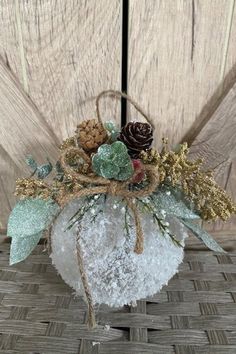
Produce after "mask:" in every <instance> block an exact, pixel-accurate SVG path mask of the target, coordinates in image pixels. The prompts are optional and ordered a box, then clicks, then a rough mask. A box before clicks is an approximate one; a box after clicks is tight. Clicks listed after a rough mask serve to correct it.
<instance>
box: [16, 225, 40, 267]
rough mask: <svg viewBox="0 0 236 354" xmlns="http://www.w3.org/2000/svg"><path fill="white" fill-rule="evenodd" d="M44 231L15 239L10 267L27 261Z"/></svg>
mask: <svg viewBox="0 0 236 354" xmlns="http://www.w3.org/2000/svg"><path fill="white" fill-rule="evenodd" d="M42 234H43V231H41V232H39V233H37V234H34V235H30V237H29V236H25V237H13V238H12V242H11V250H10V265H12V264H15V263H18V262H21V261H23V260H24V259H26V258H27V257H28V256H29V255H30V253H31V252H32V251H33V249H34V248H35V247H36V246H37V244H38V242H39V240H40V238H41V237H42Z"/></svg>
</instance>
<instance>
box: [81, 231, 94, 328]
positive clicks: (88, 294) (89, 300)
mask: <svg viewBox="0 0 236 354" xmlns="http://www.w3.org/2000/svg"><path fill="white" fill-rule="evenodd" d="M76 251H77V260H78V266H79V271H80V275H81V280H82V283H83V287H84V292H85V296H86V299H87V303H88V327H89V328H90V329H92V328H95V327H96V326H97V323H96V317H95V310H94V306H93V300H92V295H91V291H90V287H89V284H88V278H87V274H86V271H85V269H84V262H83V257H82V250H81V247H80V244H79V230H78V232H77V238H76Z"/></svg>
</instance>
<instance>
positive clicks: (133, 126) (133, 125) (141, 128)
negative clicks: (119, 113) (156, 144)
mask: <svg viewBox="0 0 236 354" xmlns="http://www.w3.org/2000/svg"><path fill="white" fill-rule="evenodd" d="M118 140H119V141H122V142H123V143H124V144H125V145H126V146H127V148H128V152H129V155H130V156H131V157H132V158H137V157H138V156H139V154H140V152H141V151H143V150H144V151H146V150H148V149H149V148H150V146H151V145H152V141H153V128H152V126H151V125H150V124H148V123H141V122H130V123H128V124H126V125H125V126H124V127H123V128H122V129H121V132H120V135H119V137H118Z"/></svg>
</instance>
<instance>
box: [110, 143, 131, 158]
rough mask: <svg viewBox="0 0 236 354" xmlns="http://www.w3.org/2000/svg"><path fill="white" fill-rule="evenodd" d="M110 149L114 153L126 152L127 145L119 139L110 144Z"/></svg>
mask: <svg viewBox="0 0 236 354" xmlns="http://www.w3.org/2000/svg"><path fill="white" fill-rule="evenodd" d="M111 149H112V152H113V153H114V154H116V155H117V154H122V155H123V154H126V153H127V151H128V150H127V147H126V146H125V144H124V143H122V142H121V141H116V142H115V143H113V144H112V145H111Z"/></svg>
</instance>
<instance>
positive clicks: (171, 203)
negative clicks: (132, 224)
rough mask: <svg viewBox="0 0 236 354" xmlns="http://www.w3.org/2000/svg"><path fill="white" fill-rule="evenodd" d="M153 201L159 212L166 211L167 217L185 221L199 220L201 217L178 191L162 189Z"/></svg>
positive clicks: (156, 193) (154, 195)
mask: <svg viewBox="0 0 236 354" xmlns="http://www.w3.org/2000/svg"><path fill="white" fill-rule="evenodd" d="M152 199H153V202H154V203H155V205H156V207H157V208H158V209H159V210H161V209H163V210H165V211H166V213H167V215H170V216H176V217H177V218H184V219H199V215H197V214H196V213H195V212H194V211H193V210H192V208H191V205H190V203H189V205H187V202H186V200H185V197H184V195H183V193H182V192H181V191H180V190H178V189H174V188H171V187H169V186H168V187H167V186H164V187H160V188H159V189H158V190H157V191H156V192H155V193H154V194H153V197H152Z"/></svg>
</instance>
